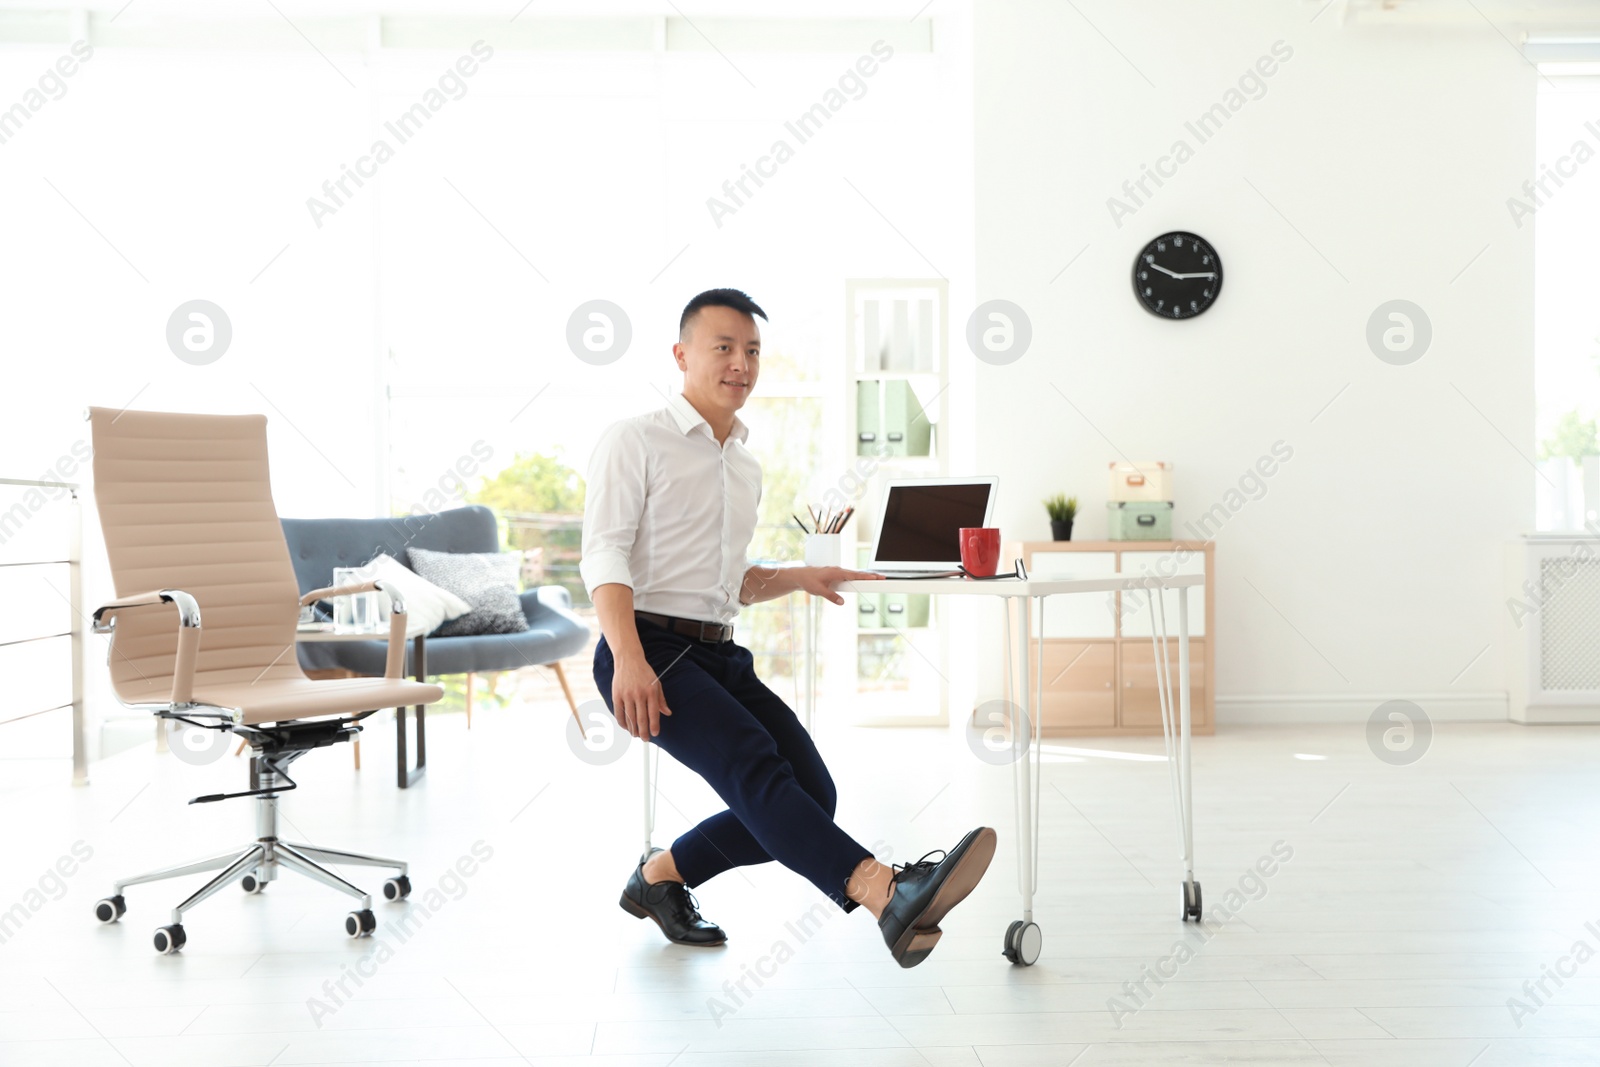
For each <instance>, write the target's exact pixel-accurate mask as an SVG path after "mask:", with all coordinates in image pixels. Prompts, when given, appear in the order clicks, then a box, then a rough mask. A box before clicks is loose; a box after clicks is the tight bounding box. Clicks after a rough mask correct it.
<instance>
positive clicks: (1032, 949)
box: [1000, 919, 1044, 967]
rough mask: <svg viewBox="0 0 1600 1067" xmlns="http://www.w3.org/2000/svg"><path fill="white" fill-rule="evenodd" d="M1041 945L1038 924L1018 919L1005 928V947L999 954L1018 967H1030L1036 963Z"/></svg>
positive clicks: (1042, 937)
mask: <svg viewBox="0 0 1600 1067" xmlns="http://www.w3.org/2000/svg"><path fill="white" fill-rule="evenodd" d="M1043 944H1044V934H1042V933H1041V932H1040V931H1039V924H1038V923H1031V922H1027V921H1025V920H1023V919H1018V920H1017V921H1016V922H1014V923H1012V924H1011V925H1010V926H1009V927H1007V928H1006V945H1005V948H1004V949H1003V950H1001V953H1000V954H1001V955H1002V956H1004V957H1005V958H1006V959H1008V960H1010V961H1011V962H1012V963H1015V964H1017V965H1018V966H1020V967H1032V966H1033V965H1034V964H1035V963H1036V962H1038V959H1039V949H1040V947H1041V946H1042V945H1043Z"/></svg>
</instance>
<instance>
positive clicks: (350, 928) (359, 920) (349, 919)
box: [344, 908, 378, 937]
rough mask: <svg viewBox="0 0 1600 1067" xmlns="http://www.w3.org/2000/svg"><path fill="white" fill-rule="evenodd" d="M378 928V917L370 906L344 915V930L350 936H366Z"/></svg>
mask: <svg viewBox="0 0 1600 1067" xmlns="http://www.w3.org/2000/svg"><path fill="white" fill-rule="evenodd" d="M377 928H378V917H377V916H376V915H374V914H372V909H371V908H362V909H361V910H360V911H352V912H351V913H350V914H349V915H346V916H345V917H344V932H345V933H346V934H348V935H349V936H351V937H366V936H367V935H368V934H370V933H372V931H374V930H376V929H377Z"/></svg>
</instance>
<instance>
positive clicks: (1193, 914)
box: [1183, 882, 1200, 922]
mask: <svg viewBox="0 0 1600 1067" xmlns="http://www.w3.org/2000/svg"><path fill="white" fill-rule="evenodd" d="M1190 920H1193V921H1195V922H1199V921H1200V883H1199V882H1184V883H1183V921H1184V922H1189V921H1190Z"/></svg>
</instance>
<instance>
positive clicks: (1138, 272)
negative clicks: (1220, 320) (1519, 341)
mask: <svg viewBox="0 0 1600 1067" xmlns="http://www.w3.org/2000/svg"><path fill="white" fill-rule="evenodd" d="M1133 292H1134V295H1135V296H1137V297H1138V298H1139V303H1141V304H1143V305H1144V309H1145V310H1146V311H1148V312H1150V314H1152V315H1159V316H1160V317H1161V318H1163V319H1192V318H1194V317H1195V316H1196V315H1198V314H1200V313H1201V312H1203V311H1205V310H1206V309H1207V308H1209V307H1210V306H1211V305H1212V304H1213V303H1215V302H1216V299H1217V294H1218V293H1220V292H1222V260H1220V259H1218V258H1217V253H1216V250H1215V249H1213V248H1212V247H1211V246H1210V245H1209V244H1207V243H1206V241H1205V239H1204V238H1203V237H1197V236H1195V235H1194V234H1192V233H1184V232H1183V231H1181V230H1178V231H1174V232H1173V233H1164V234H1162V235H1161V236H1160V237H1157V238H1156V239H1155V240H1154V241H1151V242H1150V243H1149V244H1147V245H1145V246H1144V251H1142V252H1140V253H1139V258H1138V259H1136V260H1134V263H1133Z"/></svg>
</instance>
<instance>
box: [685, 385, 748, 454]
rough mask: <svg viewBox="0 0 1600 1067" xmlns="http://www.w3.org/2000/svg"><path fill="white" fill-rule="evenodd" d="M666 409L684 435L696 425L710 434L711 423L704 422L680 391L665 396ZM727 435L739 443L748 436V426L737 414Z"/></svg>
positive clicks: (703, 417)
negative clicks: (730, 431) (731, 430)
mask: <svg viewBox="0 0 1600 1067" xmlns="http://www.w3.org/2000/svg"><path fill="white" fill-rule="evenodd" d="M667 410H668V411H670V412H672V418H673V421H674V422H676V423H677V424H678V429H679V431H680V432H682V433H683V434H684V435H685V436H687V435H688V434H689V432H690V431H691V430H693V429H694V428H695V427H696V426H704V427H705V428H706V435H707V436H712V435H711V424H710V423H708V422H706V420H705V416H703V415H701V414H700V412H698V411H696V410H695V407H694V405H693V404H691V403H689V399H688V398H687V397H685V396H684V395H683V394H682V393H673V394H672V395H671V396H669V397H668V398H667ZM728 436H729V437H732V438H733V439H734V440H736V441H738V442H739V443H740V444H744V443H745V441H746V440H747V439H748V438H749V437H750V428H749V427H748V426H746V425H745V424H744V422H743V420H741V419H740V418H739V416H737V415H735V416H734V417H733V432H732V433H730V434H729V435H728ZM712 439H713V440H715V437H712Z"/></svg>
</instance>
